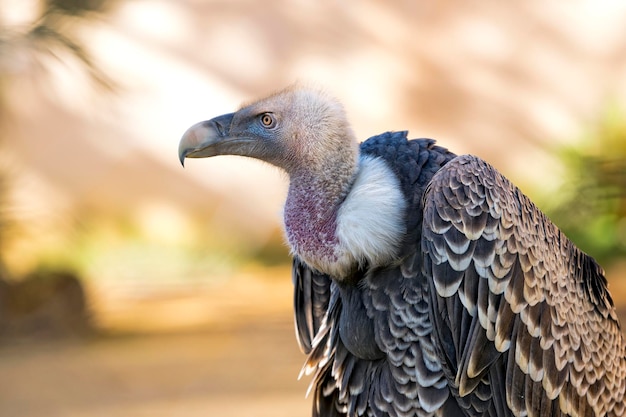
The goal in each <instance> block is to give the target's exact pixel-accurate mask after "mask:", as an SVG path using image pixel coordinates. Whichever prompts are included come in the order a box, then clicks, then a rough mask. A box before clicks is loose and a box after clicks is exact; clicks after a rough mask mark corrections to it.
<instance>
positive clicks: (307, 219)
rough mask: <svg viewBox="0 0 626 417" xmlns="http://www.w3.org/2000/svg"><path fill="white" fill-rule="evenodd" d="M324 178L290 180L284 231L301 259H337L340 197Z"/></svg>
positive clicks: (337, 189)
mask: <svg viewBox="0 0 626 417" xmlns="http://www.w3.org/2000/svg"><path fill="white" fill-rule="evenodd" d="M326 183H327V182H326V181H324V180H323V179H319V178H312V176H309V177H300V178H291V181H290V185H289V193H288V195H287V201H286V203H285V213H284V216H285V218H284V220H285V230H286V233H287V239H288V240H289V244H290V245H291V248H292V250H293V252H294V253H295V254H296V255H298V256H300V257H301V258H303V259H304V260H305V261H306V260H307V259H309V260H311V259H316V260H321V259H324V260H327V261H333V260H336V259H335V258H336V255H335V251H334V249H335V247H336V246H337V244H338V240H337V236H336V234H335V232H336V228H337V212H338V210H339V203H340V202H341V200H342V197H343V194H342V192H341V190H340V189H339V188H338V187H337V186H336V185H335V186H334V187H332V186H331V187H328V186H327V184H326Z"/></svg>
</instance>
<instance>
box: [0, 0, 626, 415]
mask: <svg viewBox="0 0 626 417" xmlns="http://www.w3.org/2000/svg"><path fill="white" fill-rule="evenodd" d="M85 9H90V10H89V11H85ZM46 12H48V13H47V14H46ZM42 16H43V17H42ZM33 28H45V30H44V29H41V30H34V29H33ZM76 46H78V48H77V47H76ZM103 80H104V81H103ZM296 80H301V81H308V82H313V83H316V84H318V85H320V86H323V87H325V88H327V89H328V90H329V91H331V92H332V93H333V94H334V95H336V96H337V97H339V98H340V99H341V100H342V101H343V102H344V103H345V105H346V108H347V111H348V114H349V116H350V118H351V120H352V121H353V124H354V129H355V131H356V132H357V134H358V135H359V137H361V138H363V139H365V138H367V137H368V136H370V135H374V134H377V133H379V132H382V131H384V130H404V129H408V130H410V131H411V134H412V135H413V136H414V137H434V138H437V139H438V140H439V142H440V144H442V145H444V146H447V147H449V148H450V149H452V150H453V151H455V152H457V153H473V154H477V155H480V156H481V157H483V158H484V159H487V160H488V161H490V162H491V163H493V164H494V165H495V166H496V167H497V168H498V169H500V170H501V171H502V172H504V173H505V174H506V175H507V176H509V177H510V178H512V179H514V181H515V182H516V183H517V184H518V185H520V186H522V188H523V189H524V191H526V192H528V193H531V194H532V195H534V196H537V198H538V199H539V200H541V204H546V205H549V204H550V202H551V200H552V198H553V197H554V198H555V199H556V198H557V195H558V191H559V190H560V189H561V187H562V184H564V183H567V178H566V176H565V174H564V173H565V171H564V169H563V167H562V166H561V164H560V161H559V159H558V157H557V155H558V150H559V149H561V148H562V147H563V146H569V145H572V146H578V145H580V144H583V145H585V144H586V145H585V146H588V145H589V143H591V144H592V145H593V143H594V140H595V138H594V136H593V133H590V132H594V131H595V127H594V126H596V125H597V124H598V123H599V122H600V121H601V120H603V119H605V118H606V117H607V116H606V115H607V113H609V114H612V115H613V116H612V117H616V118H617V119H618V120H622V121H623V120H624V117H623V113H622V112H621V110H620V109H624V108H626V5H624V4H622V2H618V1H614V2H601V3H599V2H595V1H591V0H589V1H574V2H549V3H546V2H540V1H531V2H523V3H522V2H520V3H518V4H517V5H511V4H510V3H509V4H505V3H499V2H495V1H488V2H467V3H463V4H459V3H457V2H447V1H444V2H437V3H434V2H433V3H428V4H426V2H413V1H392V2H382V1H359V2H357V1H338V2H318V1H312V0H298V1H293V2H281V1H277V0H267V1H253V0H248V1H246V0H236V1H232V0H223V1H200V0H186V1H165V0H163V1H158V0H115V1H104V2H103V1H101V0H85V1H75V0H74V1H73V0H58V1H52V0H50V1H46V2H44V1H37V0H29V1H22V0H0V99H1V101H0V112H1V113H0V135H1V136H0V141H1V142H0V146H2V153H1V155H0V167H1V168H2V173H0V175H2V177H1V178H0V180H1V181H0V185H2V195H1V197H2V201H0V204H2V210H0V213H2V216H3V219H5V220H4V223H3V224H2V225H0V226H2V227H4V228H3V229H0V232H1V233H0V250H2V256H1V259H2V263H3V265H4V268H3V269H4V271H3V272H2V273H3V274H4V275H5V280H6V281H7V282H9V283H11V285H13V286H15V288H18V287H19V285H18V284H19V283H20V282H25V281H27V279H26V278H24V277H25V276H26V275H27V274H29V273H30V272H31V271H33V270H44V271H49V270H56V269H66V268H70V269H71V270H73V271H75V274H76V275H77V277H78V280H79V282H80V284H81V286H82V288H83V290H84V291H85V294H86V296H85V297H86V298H85V300H86V304H87V307H88V311H89V314H90V315H89V317H87V318H86V322H87V327H88V329H87V330H85V329H82V328H81V330H80V331H76V329H75V327H73V326H74V324H70V325H68V324H67V320H66V318H67V317H66V316H67V315H68V314H69V315H70V316H73V313H71V312H70V313H67V307H66V306H67V305H68V303H70V304H71V300H70V299H73V298H72V297H74V296H73V295H68V294H70V292H68V291H70V290H67V289H66V288H67V287H65V286H58V285H56V284H54V285H53V284H50V285H48V287H46V288H47V289H46V290H45V291H43V293H45V294H48V295H50V297H49V298H47V295H46V296H45V297H44V296H43V295H40V293H41V291H39V292H37V291H38V290H32V291H31V290H29V289H28V288H26V289H24V288H22V287H19V288H22V289H21V290H16V289H15V288H14V289H13V290H11V291H7V294H8V295H7V296H6V298H4V299H3V298H2V291H3V290H2V287H1V286H0V306H1V305H2V303H3V302H4V303H5V304H4V305H9V307H10V308H9V309H8V310H7V311H9V313H6V314H5V318H6V317H8V318H6V319H5V320H4V321H5V322H6V324H4V326H5V327H6V328H7V329H8V330H7V331H6V332H5V337H4V338H3V339H2V342H1V346H0V376H1V377H0V415H1V416H11V417H22V416H28V417H31V416H32V417H36V416H41V415H47V416H186V417H187V416H196V415H198V416H201V415H202V416H205V415H208V416H212V415H223V416H250V415H255V416H265V415H267V416H270V415H271V416H306V415H308V413H309V407H310V406H309V400H306V399H304V392H305V391H306V387H307V382H308V381H306V378H305V381H300V382H297V381H296V377H297V375H298V372H299V368H300V364H301V363H302V361H303V357H302V356H301V355H300V354H299V352H298V348H297V345H296V342H295V338H294V336H293V328H292V327H293V326H292V324H291V282H290V277H289V268H288V265H286V262H287V254H286V252H285V250H284V249H282V247H281V245H280V242H281V235H280V231H279V229H278V221H279V219H280V205H281V201H282V199H283V198H284V191H285V186H286V183H285V178H284V176H283V175H282V174H281V173H279V172H278V171H277V170H276V169H274V168H272V167H268V166H265V165H263V164H261V163H258V162H256V161H251V160H243V159H237V158H226V157H225V158H218V159H212V160H193V161H188V163H187V168H186V169H184V170H183V169H182V168H181V167H180V166H179V163H178V159H177V145H178V139H179V138H180V136H181V134H182V133H183V132H184V131H185V129H186V128H187V127H188V126H190V125H191V124H193V123H195V122H197V121H200V120H204V119H208V118H211V117H213V116H216V115H219V114H222V113H226V112H230V111H233V110H235V109H236V108H237V107H238V106H239V105H240V104H241V103H242V102H245V101H249V100H250V99H253V98H254V97H257V96H259V95H263V94H266V93H268V92H271V91H273V90H276V89H279V88H282V87H284V86H285V85H287V84H290V83H292V82H294V81H296ZM620 227H621V229H619V230H621V232H619V233H621V236H622V237H623V239H624V242H626V220H625V221H623V222H622V223H621V226H620ZM624 245H625V246H626V243H624ZM621 265H623V262H621V261H620V260H619V259H618V260H617V261H613V262H612V263H611V264H610V265H607V269H609V277H610V278H611V286H612V287H611V288H612V290H613V293H614V295H615V298H616V301H617V302H618V305H620V306H621V305H622V303H623V302H624V301H625V300H626V291H625V290H624V288H623V287H624V286H625V285H626V283H623V282H622V281H621V280H619V276H621V275H622V272H621V271H623V270H624V268H623V266H621ZM48 282H50V281H48ZM12 288H13V287H12ZM29 288H30V287H29ZM33 291H34V292H35V293H37V295H36V296H34V295H32V294H31V293H32V292H33ZM45 294H44V295H45ZM55 294H62V296H60V298H59V297H57V298H56V301H49V299H52V300H55V298H54V297H55ZM63 294H65V295H63ZM71 294H74V293H71ZM7 300H8V301H7ZM23 300H26V301H23ZM33 300H34V301H33ZM42 300H43V301H42ZM58 300H61V301H58ZM78 304H79V307H77V309H78V310H76V311H82V310H81V309H80V303H78ZM1 311H3V310H2V309H1V308H0V312H1ZM50 317H57V318H55V319H50ZM0 322H2V320H0ZM50 323H52V325H51V324H50ZM77 326H79V327H80V325H77ZM85 333H87V334H88V335H87V336H85ZM68 335H69V336H68Z"/></svg>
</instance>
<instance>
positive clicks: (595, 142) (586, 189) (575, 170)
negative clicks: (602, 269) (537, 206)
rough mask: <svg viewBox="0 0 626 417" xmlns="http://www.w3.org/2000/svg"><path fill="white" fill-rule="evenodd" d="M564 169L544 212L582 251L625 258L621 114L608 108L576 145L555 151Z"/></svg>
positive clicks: (605, 259) (625, 154) (625, 126)
mask: <svg viewBox="0 0 626 417" xmlns="http://www.w3.org/2000/svg"><path fill="white" fill-rule="evenodd" d="M557 154H558V157H559V160H560V161H561V163H562V164H563V167H564V172H563V178H562V183H561V186H560V187H559V189H558V190H556V191H557V192H556V193H555V194H554V195H552V196H550V197H549V198H545V197H544V200H545V201H544V203H545V204H542V206H543V207H545V211H546V213H547V214H548V216H549V217H550V218H551V219H552V220H553V221H554V223H555V224H557V225H558V226H559V228H560V229H561V230H562V231H563V232H564V233H565V234H566V235H567V236H568V237H569V238H570V239H571V240H572V241H574V242H575V243H576V245H577V246H578V247H579V248H581V249H582V250H583V251H585V252H587V253H588V254H590V255H591V256H593V257H594V258H596V259H597V260H598V261H599V262H600V263H601V264H603V265H609V264H611V263H613V262H615V261H616V260H617V259H619V258H621V257H625V256H626V113H624V111H623V110H622V109H620V108H619V107H618V106H612V107H610V108H609V109H608V110H607V111H606V112H605V113H604V114H603V116H602V117H601V118H600V120H599V121H598V123H597V124H596V126H594V127H592V128H591V129H589V131H588V132H587V133H586V134H585V135H584V136H583V137H582V140H581V141H579V143H578V144H577V145H574V146H566V147H563V148H561V149H560V150H558V151H557Z"/></svg>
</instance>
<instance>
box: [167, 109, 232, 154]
mask: <svg viewBox="0 0 626 417" xmlns="http://www.w3.org/2000/svg"><path fill="white" fill-rule="evenodd" d="M233 115H234V113H229V114H224V115H222V116H218V117H216V118H214V119H211V120H206V121H204V122H200V123H196V124H195V125H193V126H191V127H190V128H189V129H187V131H186V132H185V134H184V135H183V137H182V138H181V140H180V143H179V144H178V158H179V159H180V163H181V164H182V165H183V166H185V158H208V157H210V156H217V155H224V154H230V153H233V149H232V148H233V145H237V143H238V142H240V141H238V140H237V139H236V138H232V137H231V136H230V135H229V133H230V125H231V122H232V120H233ZM229 148H230V149H229Z"/></svg>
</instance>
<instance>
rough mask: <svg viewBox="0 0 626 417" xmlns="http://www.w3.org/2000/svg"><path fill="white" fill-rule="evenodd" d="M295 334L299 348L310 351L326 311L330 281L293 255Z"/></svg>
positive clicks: (306, 351) (327, 277) (305, 351)
mask: <svg viewBox="0 0 626 417" xmlns="http://www.w3.org/2000/svg"><path fill="white" fill-rule="evenodd" d="M292 279H293V286H294V314H295V325H296V336H297V339H298V344H299V345H300V349H301V350H302V352H304V353H309V352H311V349H312V347H313V339H314V338H315V335H317V333H318V332H319V330H320V327H321V325H322V321H323V320H324V316H325V315H326V312H327V311H328V303H329V301H330V294H331V284H332V281H331V279H330V277H329V276H328V275H324V274H320V273H317V272H314V271H313V270H311V268H309V267H308V266H307V265H306V264H305V263H304V262H302V261H301V260H300V259H298V258H297V257H294V259H293V264H292Z"/></svg>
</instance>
